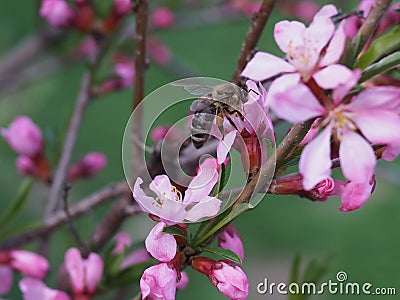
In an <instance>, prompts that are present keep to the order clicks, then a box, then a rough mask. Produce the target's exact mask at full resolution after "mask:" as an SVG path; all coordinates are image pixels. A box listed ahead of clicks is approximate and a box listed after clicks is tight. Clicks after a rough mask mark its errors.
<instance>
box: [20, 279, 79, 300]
mask: <svg viewBox="0 0 400 300" xmlns="http://www.w3.org/2000/svg"><path fill="white" fill-rule="evenodd" d="M18 285H19V288H20V290H21V292H22V294H23V297H24V300H39V299H40V300H70V299H71V298H70V297H69V296H68V295H67V294H66V293H64V292H63V291H59V290H54V289H51V288H48V287H47V286H46V285H45V284H44V283H43V282H42V281H40V280H38V279H34V278H29V277H26V278H23V279H22V280H21V281H20V282H19V284H18Z"/></svg>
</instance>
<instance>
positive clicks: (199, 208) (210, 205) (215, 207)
mask: <svg viewBox="0 0 400 300" xmlns="http://www.w3.org/2000/svg"><path fill="white" fill-rule="evenodd" d="M221 203H222V201H221V200H219V199H217V198H215V197H209V196H207V197H205V198H203V199H202V201H201V202H199V203H197V204H196V205H195V206H193V207H192V208H191V209H190V210H189V211H188V213H187V216H186V220H188V221H190V222H197V221H199V220H200V219H201V218H206V217H208V218H209V217H214V216H216V215H217V214H218V213H219V208H220V206H221Z"/></svg>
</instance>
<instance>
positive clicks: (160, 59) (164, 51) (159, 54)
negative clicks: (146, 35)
mask: <svg viewBox="0 0 400 300" xmlns="http://www.w3.org/2000/svg"><path fill="white" fill-rule="evenodd" d="M147 51H148V52H149V54H150V55H151V57H152V58H153V59H154V61H155V62H156V63H157V64H159V65H167V64H169V63H170V62H171V59H172V54H171V51H170V50H169V49H168V47H167V46H166V45H165V44H164V43H162V42H160V41H159V40H156V39H154V38H152V39H149V41H148V42H147Z"/></svg>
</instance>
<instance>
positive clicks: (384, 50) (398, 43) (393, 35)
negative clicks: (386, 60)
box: [354, 25, 400, 70]
mask: <svg viewBox="0 0 400 300" xmlns="http://www.w3.org/2000/svg"><path fill="white" fill-rule="evenodd" d="M399 49H400V25H397V26H395V27H394V28H393V29H392V30H391V31H390V32H388V33H386V34H385V35H382V36H381V37H379V38H377V39H376V40H375V41H374V42H373V43H372V44H371V46H370V47H369V48H368V50H367V51H365V53H364V54H362V55H361V56H360V58H359V59H358V61H357V62H356V64H355V65H354V67H355V68H357V69H362V70H365V69H366V68H367V67H368V66H369V65H371V64H372V63H373V62H374V61H376V60H377V59H378V58H379V57H382V56H383V55H385V54H389V53H392V52H394V51H396V50H399Z"/></svg>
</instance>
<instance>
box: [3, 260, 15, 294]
mask: <svg viewBox="0 0 400 300" xmlns="http://www.w3.org/2000/svg"><path fill="white" fill-rule="evenodd" d="M0 279H1V280H0V296H1V295H3V294H7V293H8V292H9V291H10V289H11V286H12V282H13V272H12V270H11V268H10V267H9V266H6V265H0Z"/></svg>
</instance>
